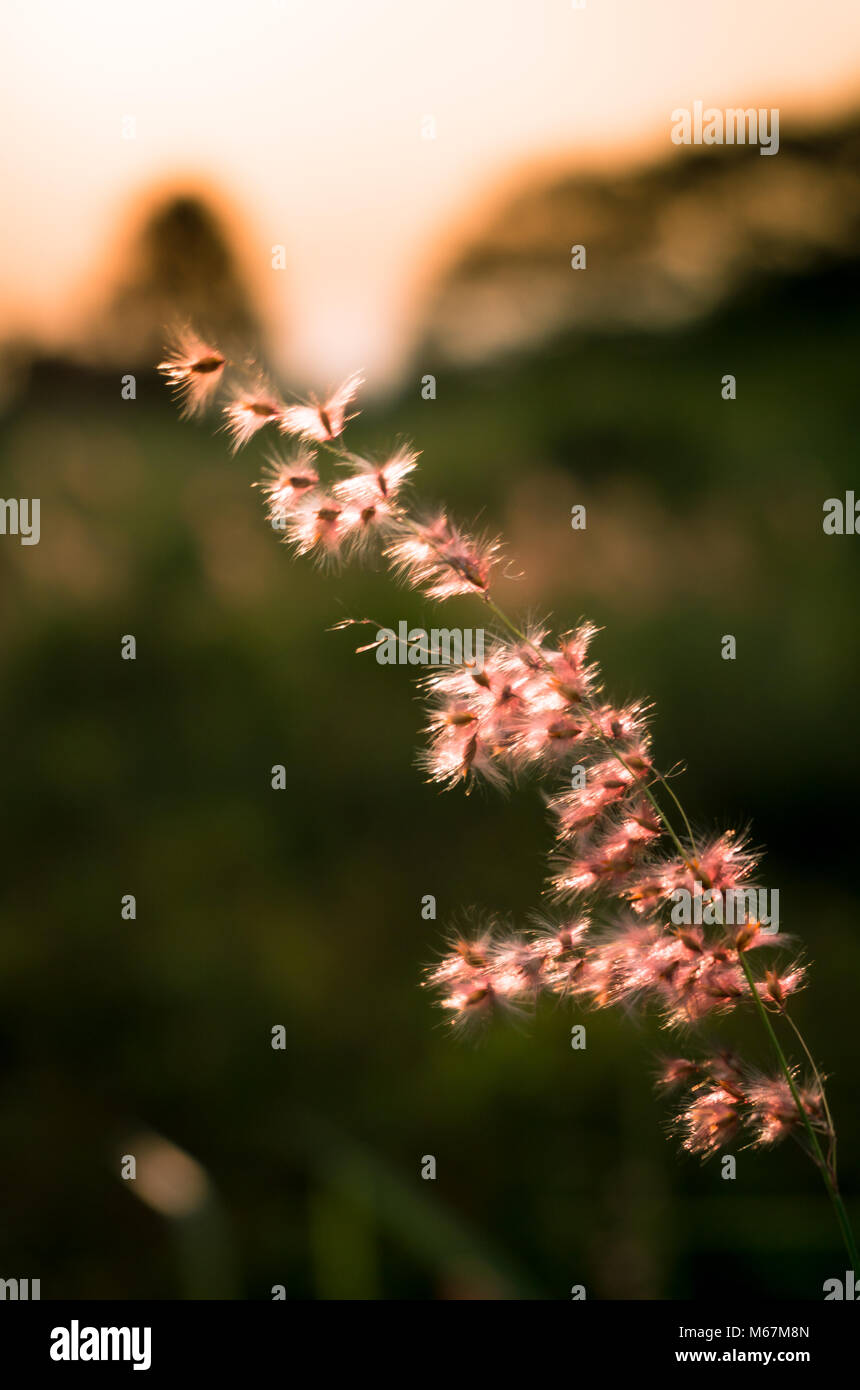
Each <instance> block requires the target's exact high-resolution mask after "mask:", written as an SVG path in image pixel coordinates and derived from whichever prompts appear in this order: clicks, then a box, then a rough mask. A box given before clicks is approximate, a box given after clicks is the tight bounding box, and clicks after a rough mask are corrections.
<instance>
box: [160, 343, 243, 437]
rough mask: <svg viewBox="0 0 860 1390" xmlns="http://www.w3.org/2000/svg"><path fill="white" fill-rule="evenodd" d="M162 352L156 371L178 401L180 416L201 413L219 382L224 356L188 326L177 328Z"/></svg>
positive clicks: (224, 364) (186, 416) (225, 360)
mask: <svg viewBox="0 0 860 1390" xmlns="http://www.w3.org/2000/svg"><path fill="white" fill-rule="evenodd" d="M165 352H166V353H167V356H166V358H165V360H164V361H163V362H159V364H158V370H159V371H160V372H161V373H162V374H163V376H165V377H166V378H167V381H168V382H169V383H170V385H171V387H172V388H173V391H174V394H175V395H176V397H177V399H178V400H179V401H180V402H181V411H180V413H181V415H182V416H183V417H184V418H189V417H191V416H194V415H202V413H203V412H204V411H205V409H206V407H207V406H208V405H209V403H210V401H211V400H212V397H213V396H214V395H215V393H216V391H217V390H218V387H219V385H220V383H221V378H222V376H223V374H224V367H225V366H226V362H227V359H226V357H224V356H223V355H222V354H221V353H220V352H219V351H218V349H217V348H214V347H212V346H211V344H209V343H206V342H204V341H203V339H202V338H199V337H198V336H197V334H196V333H194V332H192V331H191V329H181V330H179V332H177V333H176V334H175V335H174V339H173V342H172V343H171V344H170V345H169V346H168V347H167V348H165Z"/></svg>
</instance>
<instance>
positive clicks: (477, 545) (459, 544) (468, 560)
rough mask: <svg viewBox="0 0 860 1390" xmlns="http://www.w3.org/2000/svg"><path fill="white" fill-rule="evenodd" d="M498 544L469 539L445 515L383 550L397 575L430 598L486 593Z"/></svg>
mask: <svg viewBox="0 0 860 1390" xmlns="http://www.w3.org/2000/svg"><path fill="white" fill-rule="evenodd" d="M498 552H499V542H498V541H497V540H491V539H489V538H488V537H486V536H478V537H472V536H468V535H467V534H466V533H465V532H464V531H462V530H460V528H459V527H457V526H455V525H454V524H453V523H452V522H450V521H449V520H448V517H447V516H446V515H445V513H444V512H442V513H440V514H439V515H438V516H436V517H435V518H433V520H431V521H429V522H425V523H421V524H418V523H416V525H415V526H414V527H413V528H412V529H411V530H410V532H409V534H408V535H405V536H402V537H400V538H399V539H398V540H396V541H395V542H394V543H393V544H392V545H390V546H389V548H388V549H387V550H386V552H385V554H386V556H387V558H388V559H389V560H390V561H391V563H392V566H393V568H394V569H395V571H396V572H397V574H398V575H399V576H400V577H401V578H403V579H405V580H406V582H407V583H409V584H411V585H412V586H413V588H416V589H423V590H424V592H425V593H426V594H427V595H428V596H429V597H430V598H437V599H446V598H453V597H454V596H455V595H457V594H472V595H475V594H478V595H484V594H486V593H487V590H488V588H489V583H490V575H491V573H492V571H493V568H494V566H495V565H496V563H497V561H498Z"/></svg>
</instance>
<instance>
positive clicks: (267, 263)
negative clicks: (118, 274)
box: [0, 0, 860, 384]
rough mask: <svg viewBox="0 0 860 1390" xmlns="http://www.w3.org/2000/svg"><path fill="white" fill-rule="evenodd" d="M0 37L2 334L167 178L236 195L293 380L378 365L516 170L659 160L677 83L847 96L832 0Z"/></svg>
mask: <svg viewBox="0 0 860 1390" xmlns="http://www.w3.org/2000/svg"><path fill="white" fill-rule="evenodd" d="M0 48H2V52H3V55H4V80H3V83H2V88H0V111H1V112H2V126H3V132H4V138H3V141H2V145H1V146H0V178H2V187H3V191H4V202H5V216H4V218H3V228H2V233H1V234H0V236H2V252H3V254H2V256H0V336H6V335H8V334H10V333H28V334H31V335H35V336H37V337H39V338H41V339H43V340H44V341H45V342H47V343H49V344H51V345H52V346H58V345H61V344H62V343H63V342H65V341H67V340H69V339H72V338H74V336H75V334H76V333H77V332H79V331H80V324H81V323H82V321H83V319H84V315H85V312H86V310H87V307H88V306H90V305H91V304H92V303H93V302H94V301H95V299H96V298H97V297H98V293H99V291H100V290H101V291H102V292H103V291H104V288H105V282H106V278H107V277H108V276H109V275H110V273H111V257H112V255H113V254H114V252H115V248H116V246H117V244H118V236H119V233H120V231H121V230H122V229H123V228H124V227H125V228H127V223H128V217H129V209H130V208H131V207H132V206H139V205H140V202H141V199H143V198H145V197H148V196H149V193H150V191H151V190H152V189H153V188H158V189H162V190H163V189H164V188H165V187H170V188H173V189H176V190H177V191H179V190H180V189H182V188H183V187H185V186H186V185H188V186H191V187H192V188H194V189H198V190H199V189H203V190H207V189H211V190H212V192H213V193H214V195H215V196H216V199H220V200H223V202H224V204H225V205H226V206H227V207H229V208H232V209H234V210H235V212H236V214H237V217H238V224H237V227H236V234H237V245H238V248H239V251H240V253H241V257H242V263H243V266H244V268H245V270H246V272H247V274H248V275H249V277H250V279H251V282H252V284H253V286H254V289H255V290H256V291H257V293H258V296H259V298H260V300H261V302H262V303H263V304H264V305H265V306H266V314H267V321H268V326H269V328H270V330H271V332H272V338H273V344H274V348H275V352H276V355H277V357H278V358H279V362H278V365H279V366H280V367H281V368H282V369H285V370H289V371H291V372H292V373H293V374H294V375H296V376H298V377H299V378H300V379H301V380H303V381H305V382H326V381H329V380H332V379H333V378H335V377H337V376H338V375H339V374H340V373H342V372H346V371H348V370H351V369H352V368H354V367H355V366H356V365H357V364H360V365H364V367H365V368H366V369H367V371H368V374H369V377H370V381H371V384H372V383H373V381H374V380H376V381H378V382H380V383H381V382H383V381H385V380H388V379H390V378H391V377H392V376H393V375H395V374H396V371H397V367H398V363H399V362H400V361H401V360H402V356H403V352H404V349H405V348H406V347H407V346H408V344H409V342H410V337H411V334H412V332H413V331H414V327H415V313H416V304H417V302H418V294H419V291H420V288H421V286H422V285H424V284H426V283H427V280H428V277H429V275H430V274H431V272H432V271H433V270H434V269H435V268H437V267H439V266H440V265H441V264H443V263H444V260H445V257H446V256H448V255H449V254H450V252H451V248H452V238H453V237H454V236H455V234H462V232H463V231H464V230H465V229H466V228H467V227H468V225H469V223H470V220H474V217H475V215H476V212H477V210H479V209H484V208H486V206H487V202H488V200H492V198H493V197H494V196H495V195H497V194H498V192H499V190H500V189H503V188H505V187H506V186H509V185H510V182H511V180H512V179H513V178H514V177H515V176H516V175H517V174H522V173H532V174H533V173H534V171H535V170H536V169H539V168H542V167H546V168H548V169H552V168H555V167H558V166H562V167H568V168H575V167H586V166H592V167H593V166H594V165H599V166H600V167H602V168H604V169H611V168H613V167H617V166H619V165H622V164H625V163H630V162H631V161H633V160H637V159H650V158H654V157H659V156H661V155H663V154H665V155H669V154H671V153H672V151H673V147H672V145H671V142H670V138H669V132H670V124H671V122H670V115H671V112H672V110H673V108H675V107H677V106H690V105H691V104H692V103H693V101H695V100H696V99H701V100H703V101H704V102H705V104H706V105H714V106H717V107H725V106H737V105H743V106H750V105H754V106H756V107H760V106H767V107H771V106H778V107H779V108H780V113H781V115H780V124H781V135H782V136H783V138H784V137H785V134H786V133H787V132H788V131H789V130H790V128H791V123H792V121H794V122H797V123H803V122H805V121H807V120H809V119H825V118H827V117H829V116H831V115H835V114H838V113H840V112H842V111H845V110H849V109H852V108H854V107H856V106H857V105H858V98H860V6H858V5H856V4H850V3H848V0H816V3H815V4H814V5H811V4H809V3H808V0H722V2H721V3H713V4H711V3H704V2H703V0H654V2H653V3H648V0H587V4H586V8H585V9H582V10H580V9H578V8H576V7H575V5H574V4H573V3H572V0H432V3H431V2H430V0H427V3H423V2H422V0H245V3H226V0H146V3H141V4H134V5H133V4H129V3H127V2H126V0H82V2H81V3H78V4H75V5H67V4H64V3H61V0H53V3H46V0H18V2H17V3H14V0H7V3H6V4H5V6H4V8H3V12H2V18H0ZM126 117H133V119H134V123H135V135H134V138H132V139H128V138H123V122H124V118H126ZM428 117H429V118H432V120H433V122H434V123H435V138H433V139H428V138H425V132H426V131H427V129H428V125H427V118H428ZM276 244H283V245H284V246H285V247H286V256H287V268H286V270H283V271H276V270H273V269H272V267H271V248H272V246H273V245H276Z"/></svg>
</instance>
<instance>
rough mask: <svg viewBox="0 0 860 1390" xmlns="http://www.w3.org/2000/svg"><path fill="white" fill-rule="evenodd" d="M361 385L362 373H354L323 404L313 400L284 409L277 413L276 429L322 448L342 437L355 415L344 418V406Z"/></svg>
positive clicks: (362, 381)
mask: <svg viewBox="0 0 860 1390" xmlns="http://www.w3.org/2000/svg"><path fill="white" fill-rule="evenodd" d="M363 384H364V376H363V374H362V373H361V372H353V374H352V376H349V377H347V379H346V381H344V382H343V384H342V385H341V386H339V387H338V388H337V390H336V391H334V392H333V393H332V394H331V395H330V396H329V397H328V398H327V399H326V400H324V401H320V400H318V399H317V398H316V397H315V396H312V397H310V399H309V400H307V401H305V402H303V403H302V404H300V405H288V406H284V407H283V409H281V410H280V411H279V420H278V425H279V428H280V430H281V431H282V433H283V434H296V435H298V436H299V438H300V439H308V440H316V441H317V443H320V444H325V443H328V442H329V441H331V440H332V439H336V438H337V436H338V435H339V434H342V433H343V431H344V428H345V426H346V424H347V422H348V421H349V420H352V419H354V415H347V414H346V408H347V406H348V405H349V404H350V403H351V402H352V401H353V400H354V399H355V397H356V395H357V394H358V391H359V388H360V387H361V386H362V385H363Z"/></svg>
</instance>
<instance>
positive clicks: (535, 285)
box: [421, 120, 860, 362]
mask: <svg viewBox="0 0 860 1390" xmlns="http://www.w3.org/2000/svg"><path fill="white" fill-rule="evenodd" d="M667 138H668V137H667ZM669 148H670V150H671V157H668V158H667V159H666V161H665V162H664V163H661V164H656V165H651V166H649V167H647V168H644V169H641V170H638V171H636V172H633V173H630V174H627V175H624V176H622V177H619V178H604V177H598V176H592V175H589V176H583V175H571V176H570V177H567V178H559V179H556V180H555V181H553V182H552V183H550V184H540V185H539V186H531V187H526V188H524V189H523V191H522V192H521V193H519V194H517V195H516V196H515V197H514V198H512V199H510V200H508V201H507V202H505V203H504V204H502V205H501V206H500V207H499V208H498V211H497V212H496V214H495V215H494V216H493V217H492V218H491V219H490V220H489V221H488V223H487V225H486V228H485V230H484V232H483V233H482V234H481V235H480V236H479V237H478V238H477V239H475V240H474V241H473V242H472V243H471V244H470V245H468V246H466V247H465V248H464V249H463V250H462V251H461V253H460V254H459V256H458V257H457V258H456V259H455V261H454V262H453V263H452V264H451V266H450V267H449V268H448V270H447V271H446V272H445V273H444V274H443V275H442V276H441V277H440V279H439V281H438V283H437V285H436V287H435V288H434V290H433V291H432V292H431V294H430V296H429V298H428V306H427V329H426V336H425V339H424V342H423V344H422V349H421V352H422V358H423V360H426V358H427V356H430V357H431V358H435V359H437V360H438V359H439V358H442V359H443V360H449V361H460V362H468V361H477V360H479V359H480V358H481V357H483V356H485V355H487V354H493V353H495V352H498V351H505V350H510V349H512V348H522V347H525V346H527V345H528V344H529V343H535V342H537V341H539V340H541V339H543V338H546V337H548V336H553V335H556V334H563V333H565V332H567V331H570V330H575V331H577V332H580V333H589V332H591V331H593V330H595V329H601V330H603V329H607V328H608V329H613V330H630V329H634V330H635V329H640V328H654V327H657V328H660V327H663V328H673V327H677V326H679V325H682V324H684V323H687V322H690V321H693V320H695V319H697V318H700V317H702V316H704V315H706V314H709V313H710V312H712V311H713V310H714V309H715V308H716V307H717V306H718V305H720V304H722V303H723V302H725V301H726V300H727V299H729V298H730V297H732V296H733V295H738V294H744V293H746V292H747V291H748V289H749V288H750V287H752V288H753V290H754V289H755V287H756V286H762V285H764V284H765V283H768V282H774V281H786V282H791V281H793V280H794V278H795V277H797V276H805V275H807V274H809V273H811V272H813V271H815V270H816V269H818V268H826V267H827V266H833V265H845V264H847V263H852V262H856V261H857V258H858V254H860V253H858V247H859V246H860V122H858V121H856V120H854V121H852V122H849V123H846V124H844V125H842V126H841V127H839V128H838V129H830V130H825V131H820V132H816V133H807V134H804V135H801V136H792V135H791V134H790V132H785V133H784V134H783V137H782V140H781V146H780V150H779V152H778V154H777V155H774V156H768V157H765V158H763V157H762V156H761V155H760V154H759V152H758V149H757V148H755V147H750V146H725V145H722V146H709V147H707V148H702V147H692V148H682V149H680V150H679V149H676V148H675V147H674V146H671V145H670V146H669ZM574 245H583V246H584V247H585V248H586V253H587V269H585V270H573V269H572V268H571V247H572V246H574Z"/></svg>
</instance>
